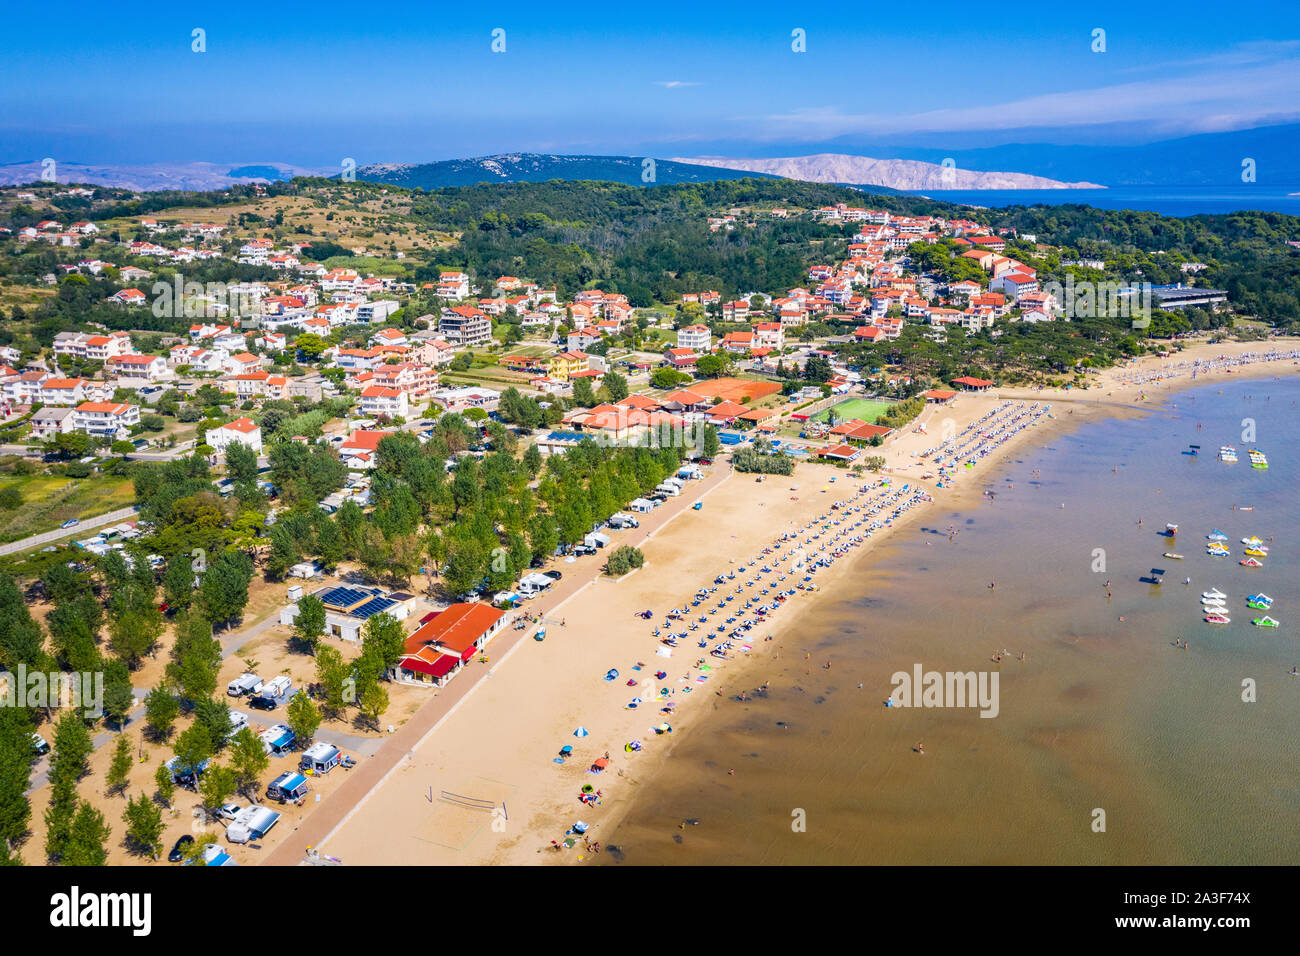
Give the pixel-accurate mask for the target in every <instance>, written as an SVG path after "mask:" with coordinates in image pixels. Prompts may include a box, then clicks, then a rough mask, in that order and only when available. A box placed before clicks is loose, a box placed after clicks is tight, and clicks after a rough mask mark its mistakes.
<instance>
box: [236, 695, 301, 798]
mask: <svg viewBox="0 0 1300 956" xmlns="http://www.w3.org/2000/svg"><path fill="white" fill-rule="evenodd" d="M290 707H291V708H292V702H291V703H290ZM270 766H271V757H270V754H268V753H267V752H266V748H265V747H263V746H262V741H261V740H260V739H259V738H258V736H257V734H255V733H253V731H252V729H251V728H249V727H242V728H240V730H239V732H238V733H236V734H235V736H234V737H233V738H231V741H230V767H231V769H232V770H233V771H234V773H235V783H236V785H237V786H238V787H239V791H240V793H243V794H245V795H246V796H249V797H251V798H252V799H254V800H256V799H257V790H258V785H259V784H260V782H261V779H262V774H264V773H266V771H267V769H268V768H269V767H270Z"/></svg>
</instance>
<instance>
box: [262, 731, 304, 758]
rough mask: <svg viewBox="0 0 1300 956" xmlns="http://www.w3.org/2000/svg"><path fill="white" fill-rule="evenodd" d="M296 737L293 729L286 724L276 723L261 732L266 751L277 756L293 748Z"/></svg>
mask: <svg viewBox="0 0 1300 956" xmlns="http://www.w3.org/2000/svg"><path fill="white" fill-rule="evenodd" d="M296 739H297V738H296V737H294V733H293V731H292V730H290V729H289V728H288V727H286V726H285V725H284V724H276V725H275V726H274V727H272V728H271V729H270V730H264V731H262V734H261V740H262V746H263V747H264V748H266V752H267V753H269V754H273V755H274V756H277V757H278V756H281V755H282V754H285V753H288V752H289V751H290V750H292V749H293V745H294V742H295V741H296Z"/></svg>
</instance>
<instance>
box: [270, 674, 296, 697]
mask: <svg viewBox="0 0 1300 956" xmlns="http://www.w3.org/2000/svg"><path fill="white" fill-rule="evenodd" d="M292 689H293V682H292V681H291V680H289V676H288V675H287V674H280V675H278V676H276V677H272V678H271V679H270V680H269V681H267V682H266V684H265V685H264V686H263V687H262V696H263V697H279V698H284V697H287V696H288V695H289V691H290V690H292Z"/></svg>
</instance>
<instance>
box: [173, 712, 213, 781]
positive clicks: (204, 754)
mask: <svg viewBox="0 0 1300 956" xmlns="http://www.w3.org/2000/svg"><path fill="white" fill-rule="evenodd" d="M172 749H173V751H174V752H175V754H176V762H177V765H178V766H179V767H180V768H182V769H191V770H197V769H198V768H199V767H201V766H203V761H205V760H208V759H210V758H211V757H212V755H213V754H214V753H215V752H216V751H215V750H214V748H213V746H212V735H211V734H210V733H209V732H208V729H207V728H206V727H204V726H203V725H202V724H199V723H194V724H191V725H190V726H189V727H188V728H186V729H185V730H184V731H182V732H181V734H180V736H179V737H177V738H176V744H175V746H174V747H173V748H172Z"/></svg>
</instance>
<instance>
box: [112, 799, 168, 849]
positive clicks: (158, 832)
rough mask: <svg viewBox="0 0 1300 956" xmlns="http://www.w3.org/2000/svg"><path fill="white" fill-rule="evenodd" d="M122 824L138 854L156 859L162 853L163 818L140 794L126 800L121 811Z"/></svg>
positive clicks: (155, 807) (152, 804) (153, 805)
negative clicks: (124, 807) (124, 806)
mask: <svg viewBox="0 0 1300 956" xmlns="http://www.w3.org/2000/svg"><path fill="white" fill-rule="evenodd" d="M122 822H123V823H125V824H126V838H127V840H128V841H129V842H130V843H131V844H133V845H134V847H135V848H136V849H137V851H138V852H141V853H144V854H146V855H148V856H151V857H153V858H155V859H157V857H158V854H159V853H161V852H162V848H163V843H162V835H163V829H164V828H163V818H162V810H161V809H159V807H158V805H157V804H156V803H154V802H153V801H152V800H150V799H149V798H148V797H146V796H145V795H144V794H140V796H139V797H136V798H135V799H133V800H128V801H127V804H126V809H125V810H123V811H122Z"/></svg>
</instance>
